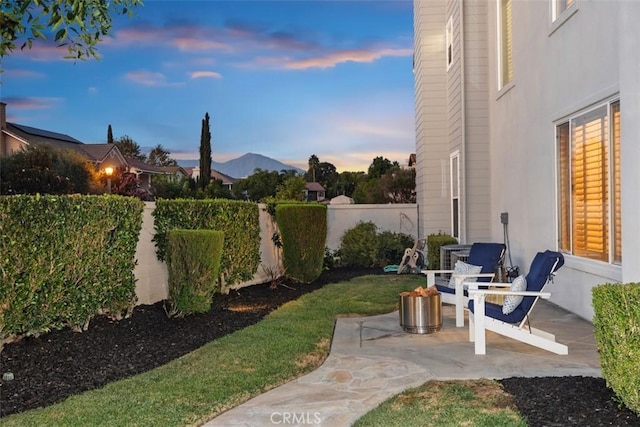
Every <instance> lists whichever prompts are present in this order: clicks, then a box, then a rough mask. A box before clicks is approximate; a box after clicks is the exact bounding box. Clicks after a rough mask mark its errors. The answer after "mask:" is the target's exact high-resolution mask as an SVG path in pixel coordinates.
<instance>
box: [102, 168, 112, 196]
mask: <svg viewBox="0 0 640 427" xmlns="http://www.w3.org/2000/svg"><path fill="white" fill-rule="evenodd" d="M104 173H106V174H107V192H108V193H109V194H111V175H113V168H112V167H108V168H104Z"/></svg>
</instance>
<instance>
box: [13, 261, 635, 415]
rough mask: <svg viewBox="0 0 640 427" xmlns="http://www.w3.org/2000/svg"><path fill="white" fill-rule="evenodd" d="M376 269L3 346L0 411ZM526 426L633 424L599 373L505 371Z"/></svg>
mask: <svg viewBox="0 0 640 427" xmlns="http://www.w3.org/2000/svg"><path fill="white" fill-rule="evenodd" d="M363 274H382V273H381V270H380V269H344V268H338V269H332V270H329V271H325V272H324V273H323V274H322V276H321V277H320V278H319V279H318V280H316V281H314V282H313V283H311V284H306V285H302V284H296V283H285V285H286V286H279V287H278V288H277V289H275V290H272V289H269V285H268V284H262V285H255V286H251V287H247V288H243V289H239V290H237V291H231V292H230V293H229V294H228V295H216V297H215V298H214V302H213V306H212V308H211V310H210V311H209V312H208V313H205V314H201V315H193V316H186V317H184V318H179V319H176V318H173V319H169V318H168V317H167V315H166V313H165V310H164V306H163V303H157V304H153V305H142V306H138V307H136V308H135V310H134V312H133V315H132V316H131V317H130V318H128V319H123V320H121V321H112V320H110V319H108V318H107V317H97V318H95V319H94V320H92V321H91V324H90V326H89V329H88V330H87V331H86V332H83V333H75V332H72V331H71V330H69V329H64V330H61V331H53V332H50V333H48V334H46V335H42V336H40V337H38V338H34V337H28V338H24V339H23V340H21V341H19V342H15V343H12V344H7V345H5V347H4V349H3V350H2V352H0V373H5V372H12V373H13V374H14V376H15V379H14V380H12V381H4V380H0V417H2V416H6V415H9V414H13V413H17V412H22V411H26V410H29V409H34V408H38V407H43V406H48V405H51V404H54V403H56V402H60V401H62V400H64V399H66V398H67V397H69V396H72V395H74V394H78V393H81V392H83V391H86V390H91V389H95V388H99V387H102V386H103V385H105V384H107V383H109V382H112V381H117V380H120V379H123V378H127V377H130V376H132V375H136V374H139V373H142V372H145V371H148V370H150V369H153V368H155V367H158V366H160V365H163V364H165V363H167V362H169V361H171V360H173V359H176V358H178V357H180V356H182V355H184V354H186V353H189V352H191V351H193V350H195V349H196V348H198V347H201V346H202V345H204V344H206V343H207V342H210V341H212V340H215V339H217V338H220V337H222V336H224V335H226V334H229V333H232V332H235V331H237V330H239V329H242V328H244V327H247V326H249V325H252V324H255V323H256V322H258V321H260V320H261V319H262V318H263V317H264V316H265V315H266V314H268V313H269V312H271V311H272V310H274V309H276V308H278V307H279V306H280V305H282V304H283V303H285V302H287V301H291V300H294V299H296V298H298V297H300V296H301V295H303V294H305V293H308V292H312V291H314V290H316V289H319V288H321V287H322V286H324V285H325V284H327V283H333V282H341V281H345V280H349V279H351V278H353V277H356V276H359V275H363ZM500 382H501V383H502V385H503V387H504V388H505V390H506V391H507V392H509V393H510V394H512V395H513V397H514V400H515V402H516V404H517V406H518V409H519V410H520V411H521V412H522V414H523V415H524V416H525V417H526V418H527V420H528V422H529V424H530V425H531V426H573V425H575V426H605V425H607V426H608V425H614V426H640V419H639V418H638V417H637V416H636V415H635V414H633V413H632V412H631V411H629V410H628V409H625V408H620V407H619V406H618V404H617V403H616V402H615V401H614V400H613V395H612V392H611V390H610V389H608V388H607V387H606V385H605V383H604V380H602V379H600V378H585V377H560V378H508V379H505V380H502V381H500Z"/></svg>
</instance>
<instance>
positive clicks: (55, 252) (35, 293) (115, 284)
mask: <svg viewBox="0 0 640 427" xmlns="http://www.w3.org/2000/svg"><path fill="white" fill-rule="evenodd" d="M142 210H143V204H142V202H140V201H139V200H135V199H133V198H125V197H119V196H26V195H21V196H3V197H0V253H1V254H2V257H0V271H1V272H2V275H1V276H0V301H2V302H1V303H0V342H1V341H2V340H3V338H7V337H9V336H13V335H20V334H33V335H37V334H39V333H40V332H42V331H47V330H50V329H59V328H62V327H64V326H69V327H72V328H73V329H76V330H82V329H86V327H87V326H88V322H89V320H90V319H91V318H92V317H93V316H95V315H96V314H97V313H99V312H105V311H106V312H108V313H111V314H113V315H114V316H116V317H119V316H120V315H122V314H123V313H127V312H128V311H129V310H131V309H132V308H133V306H134V304H135V301H136V293H135V289H136V287H135V277H134V274H133V269H134V266H135V251H136V245H137V242H138V237H139V234H140V228H141V226H142Z"/></svg>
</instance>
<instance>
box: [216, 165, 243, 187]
mask: <svg viewBox="0 0 640 427" xmlns="http://www.w3.org/2000/svg"><path fill="white" fill-rule="evenodd" d="M211 178H214V179H219V180H220V181H222V183H223V184H224V185H229V184H235V183H236V182H238V180H237V179H235V178H232V177H230V176H229V175H225V174H223V173H222V172H218V171H217V170H215V169H211Z"/></svg>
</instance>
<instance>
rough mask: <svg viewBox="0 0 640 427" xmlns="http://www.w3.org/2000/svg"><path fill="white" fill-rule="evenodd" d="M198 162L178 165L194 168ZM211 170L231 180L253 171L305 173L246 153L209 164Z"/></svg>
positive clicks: (263, 157) (268, 158)
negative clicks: (235, 157)
mask: <svg viewBox="0 0 640 427" xmlns="http://www.w3.org/2000/svg"><path fill="white" fill-rule="evenodd" d="M199 163H200V162H199V160H180V161H178V164H179V165H180V166H183V167H194V166H198V165H199ZM211 169H215V170H217V171H218V172H221V173H223V174H225V175H228V176H230V177H232V178H245V177H247V176H249V175H252V174H253V171H254V170H255V169H262V170H265V171H269V172H272V171H276V172H280V171H281V170H283V169H284V170H290V169H293V170H295V171H296V172H300V173H304V172H306V171H304V170H302V169H300V168H297V167H295V166H291V165H286V164H284V163H282V162H279V161H278V160H274V159H272V158H270V157H267V156H263V155H262V154H255V153H247V154H244V155H242V156H240V157H238V158H237V159H231V160H228V161H226V162H222V163H219V162H216V161H212V162H211Z"/></svg>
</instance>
